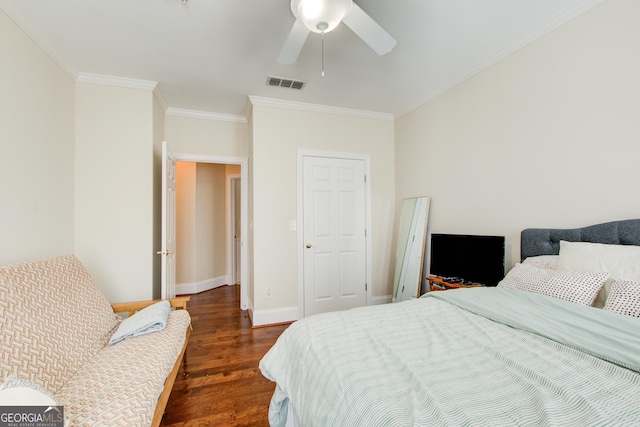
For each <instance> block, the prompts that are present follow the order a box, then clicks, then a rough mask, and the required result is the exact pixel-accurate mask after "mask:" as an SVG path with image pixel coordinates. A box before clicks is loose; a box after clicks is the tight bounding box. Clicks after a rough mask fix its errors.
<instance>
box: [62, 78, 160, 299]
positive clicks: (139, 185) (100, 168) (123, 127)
mask: <svg viewBox="0 0 640 427" xmlns="http://www.w3.org/2000/svg"><path fill="white" fill-rule="evenodd" d="M153 102H154V101H153V93H152V92H151V91H149V90H140V89H127V88H121V87H113V86H104V85H97V84H88V83H78V84H77V85H76V147H75V148H76V151H75V156H76V162H75V196H76V199H75V201H76V203H75V252H76V254H77V255H78V257H79V258H80V260H81V261H82V262H83V263H84V264H85V266H86V267H87V269H88V270H89V272H90V273H91V274H92V276H93V277H94V279H95V280H96V282H97V283H98V286H99V287H100V289H101V290H102V292H103V294H104V295H105V296H106V297H107V299H108V300H109V301H114V302H118V301H136V300H145V299H150V298H152V297H153V291H154V284H153V280H154V277H153V262H154V258H155V256H156V255H155V248H154V247H153V244H154V227H157V226H158V225H156V224H154V183H153V181H154V146H153V142H154V139H153V138H154V135H153V131H154V127H153Z"/></svg>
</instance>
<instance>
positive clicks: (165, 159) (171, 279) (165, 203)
mask: <svg viewBox="0 0 640 427" xmlns="http://www.w3.org/2000/svg"><path fill="white" fill-rule="evenodd" d="M157 253H158V255H160V256H161V257H162V262H161V267H160V268H161V279H160V280H161V291H160V294H161V298H162V299H165V298H174V297H175V296H176V161H175V157H174V156H173V153H171V150H169V147H168V146H167V142H166V141H162V249H161V250H160V251H158V252H157Z"/></svg>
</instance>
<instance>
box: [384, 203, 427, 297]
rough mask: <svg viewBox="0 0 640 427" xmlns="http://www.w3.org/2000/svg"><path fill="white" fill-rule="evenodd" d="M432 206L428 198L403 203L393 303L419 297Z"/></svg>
mask: <svg viewBox="0 0 640 427" xmlns="http://www.w3.org/2000/svg"><path fill="white" fill-rule="evenodd" d="M430 204H431V198H430V197H426V196H424V197H412V198H407V199H404V200H403V201H402V209H401V213H400V220H399V230H398V245H397V250H396V267H395V274H394V280H393V295H392V298H391V302H400V301H405V300H408V299H413V298H418V297H419V296H420V290H421V288H422V281H423V280H422V279H423V277H422V275H423V266H424V252H425V243H426V240H427V226H428V219H429V206H430Z"/></svg>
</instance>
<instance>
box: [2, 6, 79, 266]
mask: <svg viewBox="0 0 640 427" xmlns="http://www.w3.org/2000/svg"><path fill="white" fill-rule="evenodd" d="M0 52H1V55H0V56H1V58H2V59H1V60H0V61H1V62H2V65H1V66H0V94H1V96H0V153H1V154H0V236H1V237H0V265H7V264H12V263H16V262H20V261H26V260H30V259H35V258H42V257H49V256H54V255H60V254H64V253H72V252H73V244H74V243H73V242H74V226H73V221H74V214H73V209H74V181H73V169H74V157H73V150H74V114H75V112H74V108H75V92H74V91H75V89H74V85H75V83H74V81H73V79H72V78H71V77H69V75H68V74H67V73H66V72H64V71H63V70H62V69H61V68H60V67H58V65H56V63H55V62H54V61H53V60H52V59H51V58H50V57H49V56H48V55H47V54H45V53H44V52H43V51H42V50H41V49H40V47H39V46H38V45H36V44H35V43H34V42H33V41H32V40H31V39H30V38H29V37H28V36H27V35H26V34H25V33H24V32H23V31H22V30H21V29H20V28H19V27H18V26H17V25H15V24H14V22H13V21H12V20H11V19H9V17H8V16H7V15H6V14H5V13H4V12H3V11H1V10H0Z"/></svg>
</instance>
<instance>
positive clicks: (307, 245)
mask: <svg viewBox="0 0 640 427" xmlns="http://www.w3.org/2000/svg"><path fill="white" fill-rule="evenodd" d="M305 246H306V248H307V249H311V247H312V246H313V245H312V244H311V243H307V244H306V245H305Z"/></svg>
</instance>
